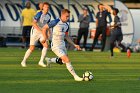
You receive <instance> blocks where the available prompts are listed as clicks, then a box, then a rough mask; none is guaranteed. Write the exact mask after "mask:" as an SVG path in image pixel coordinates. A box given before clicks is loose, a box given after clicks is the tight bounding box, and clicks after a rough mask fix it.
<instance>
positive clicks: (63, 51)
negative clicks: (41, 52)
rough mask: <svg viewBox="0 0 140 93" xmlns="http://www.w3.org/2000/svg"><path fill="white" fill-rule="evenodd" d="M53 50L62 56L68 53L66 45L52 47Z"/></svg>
mask: <svg viewBox="0 0 140 93" xmlns="http://www.w3.org/2000/svg"><path fill="white" fill-rule="evenodd" d="M52 51H53V52H54V53H55V54H56V55H57V56H58V57H59V58H60V57H62V56H64V55H67V49H66V47H58V48H55V49H53V48H52Z"/></svg>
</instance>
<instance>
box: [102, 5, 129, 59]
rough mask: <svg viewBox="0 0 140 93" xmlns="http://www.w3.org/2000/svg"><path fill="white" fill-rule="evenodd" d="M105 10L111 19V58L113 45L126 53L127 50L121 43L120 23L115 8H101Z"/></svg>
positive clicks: (117, 11) (106, 6)
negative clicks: (110, 15)
mask: <svg viewBox="0 0 140 93" xmlns="http://www.w3.org/2000/svg"><path fill="white" fill-rule="evenodd" d="M103 7H104V8H106V9H107V10H108V11H109V12H110V13H111V14H112V17H113V22H112V23H111V26H110V27H111V36H110V51H111V58H112V57H113V56H114V53H113V48H114V47H115V46H116V45H115V43H116V42H117V43H118V46H120V47H121V48H122V51H123V52H124V51H126V50H127V48H126V47H125V46H124V45H123V44H122V43H121V41H122V40H123V34H122V29H121V25H122V24H121V21H120V18H119V17H118V13H119V10H118V9H117V8H113V9H112V8H111V7H110V6H108V5H105V6H103Z"/></svg>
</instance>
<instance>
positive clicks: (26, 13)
mask: <svg viewBox="0 0 140 93" xmlns="http://www.w3.org/2000/svg"><path fill="white" fill-rule="evenodd" d="M35 14H36V11H35V10H34V9H32V8H31V3H30V2H29V1H28V2H27V3H26V8H25V9H23V10H22V13H21V16H22V22H21V23H22V26H23V30H22V43H23V46H22V47H23V48H24V47H28V45H29V42H30V31H31V28H32V22H33V17H34V16H35Z"/></svg>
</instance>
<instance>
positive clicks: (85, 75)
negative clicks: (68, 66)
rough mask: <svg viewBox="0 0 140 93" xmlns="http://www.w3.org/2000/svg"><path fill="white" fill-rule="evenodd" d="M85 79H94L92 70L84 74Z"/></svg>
mask: <svg viewBox="0 0 140 93" xmlns="http://www.w3.org/2000/svg"><path fill="white" fill-rule="evenodd" d="M83 79H84V81H90V80H92V79H93V74H92V73H91V72H90V71H86V72H85V73H84V74H83Z"/></svg>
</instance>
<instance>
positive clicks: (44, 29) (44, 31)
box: [42, 24, 49, 43]
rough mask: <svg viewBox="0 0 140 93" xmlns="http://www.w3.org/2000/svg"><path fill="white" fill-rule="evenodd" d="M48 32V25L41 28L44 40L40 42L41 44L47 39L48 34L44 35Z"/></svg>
mask: <svg viewBox="0 0 140 93" xmlns="http://www.w3.org/2000/svg"><path fill="white" fill-rule="evenodd" d="M48 30H49V26H48V24H46V25H44V27H43V28H42V34H43V37H44V40H43V41H42V43H44V42H45V41H46V40H47V39H48V34H46V33H47V31H48Z"/></svg>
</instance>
